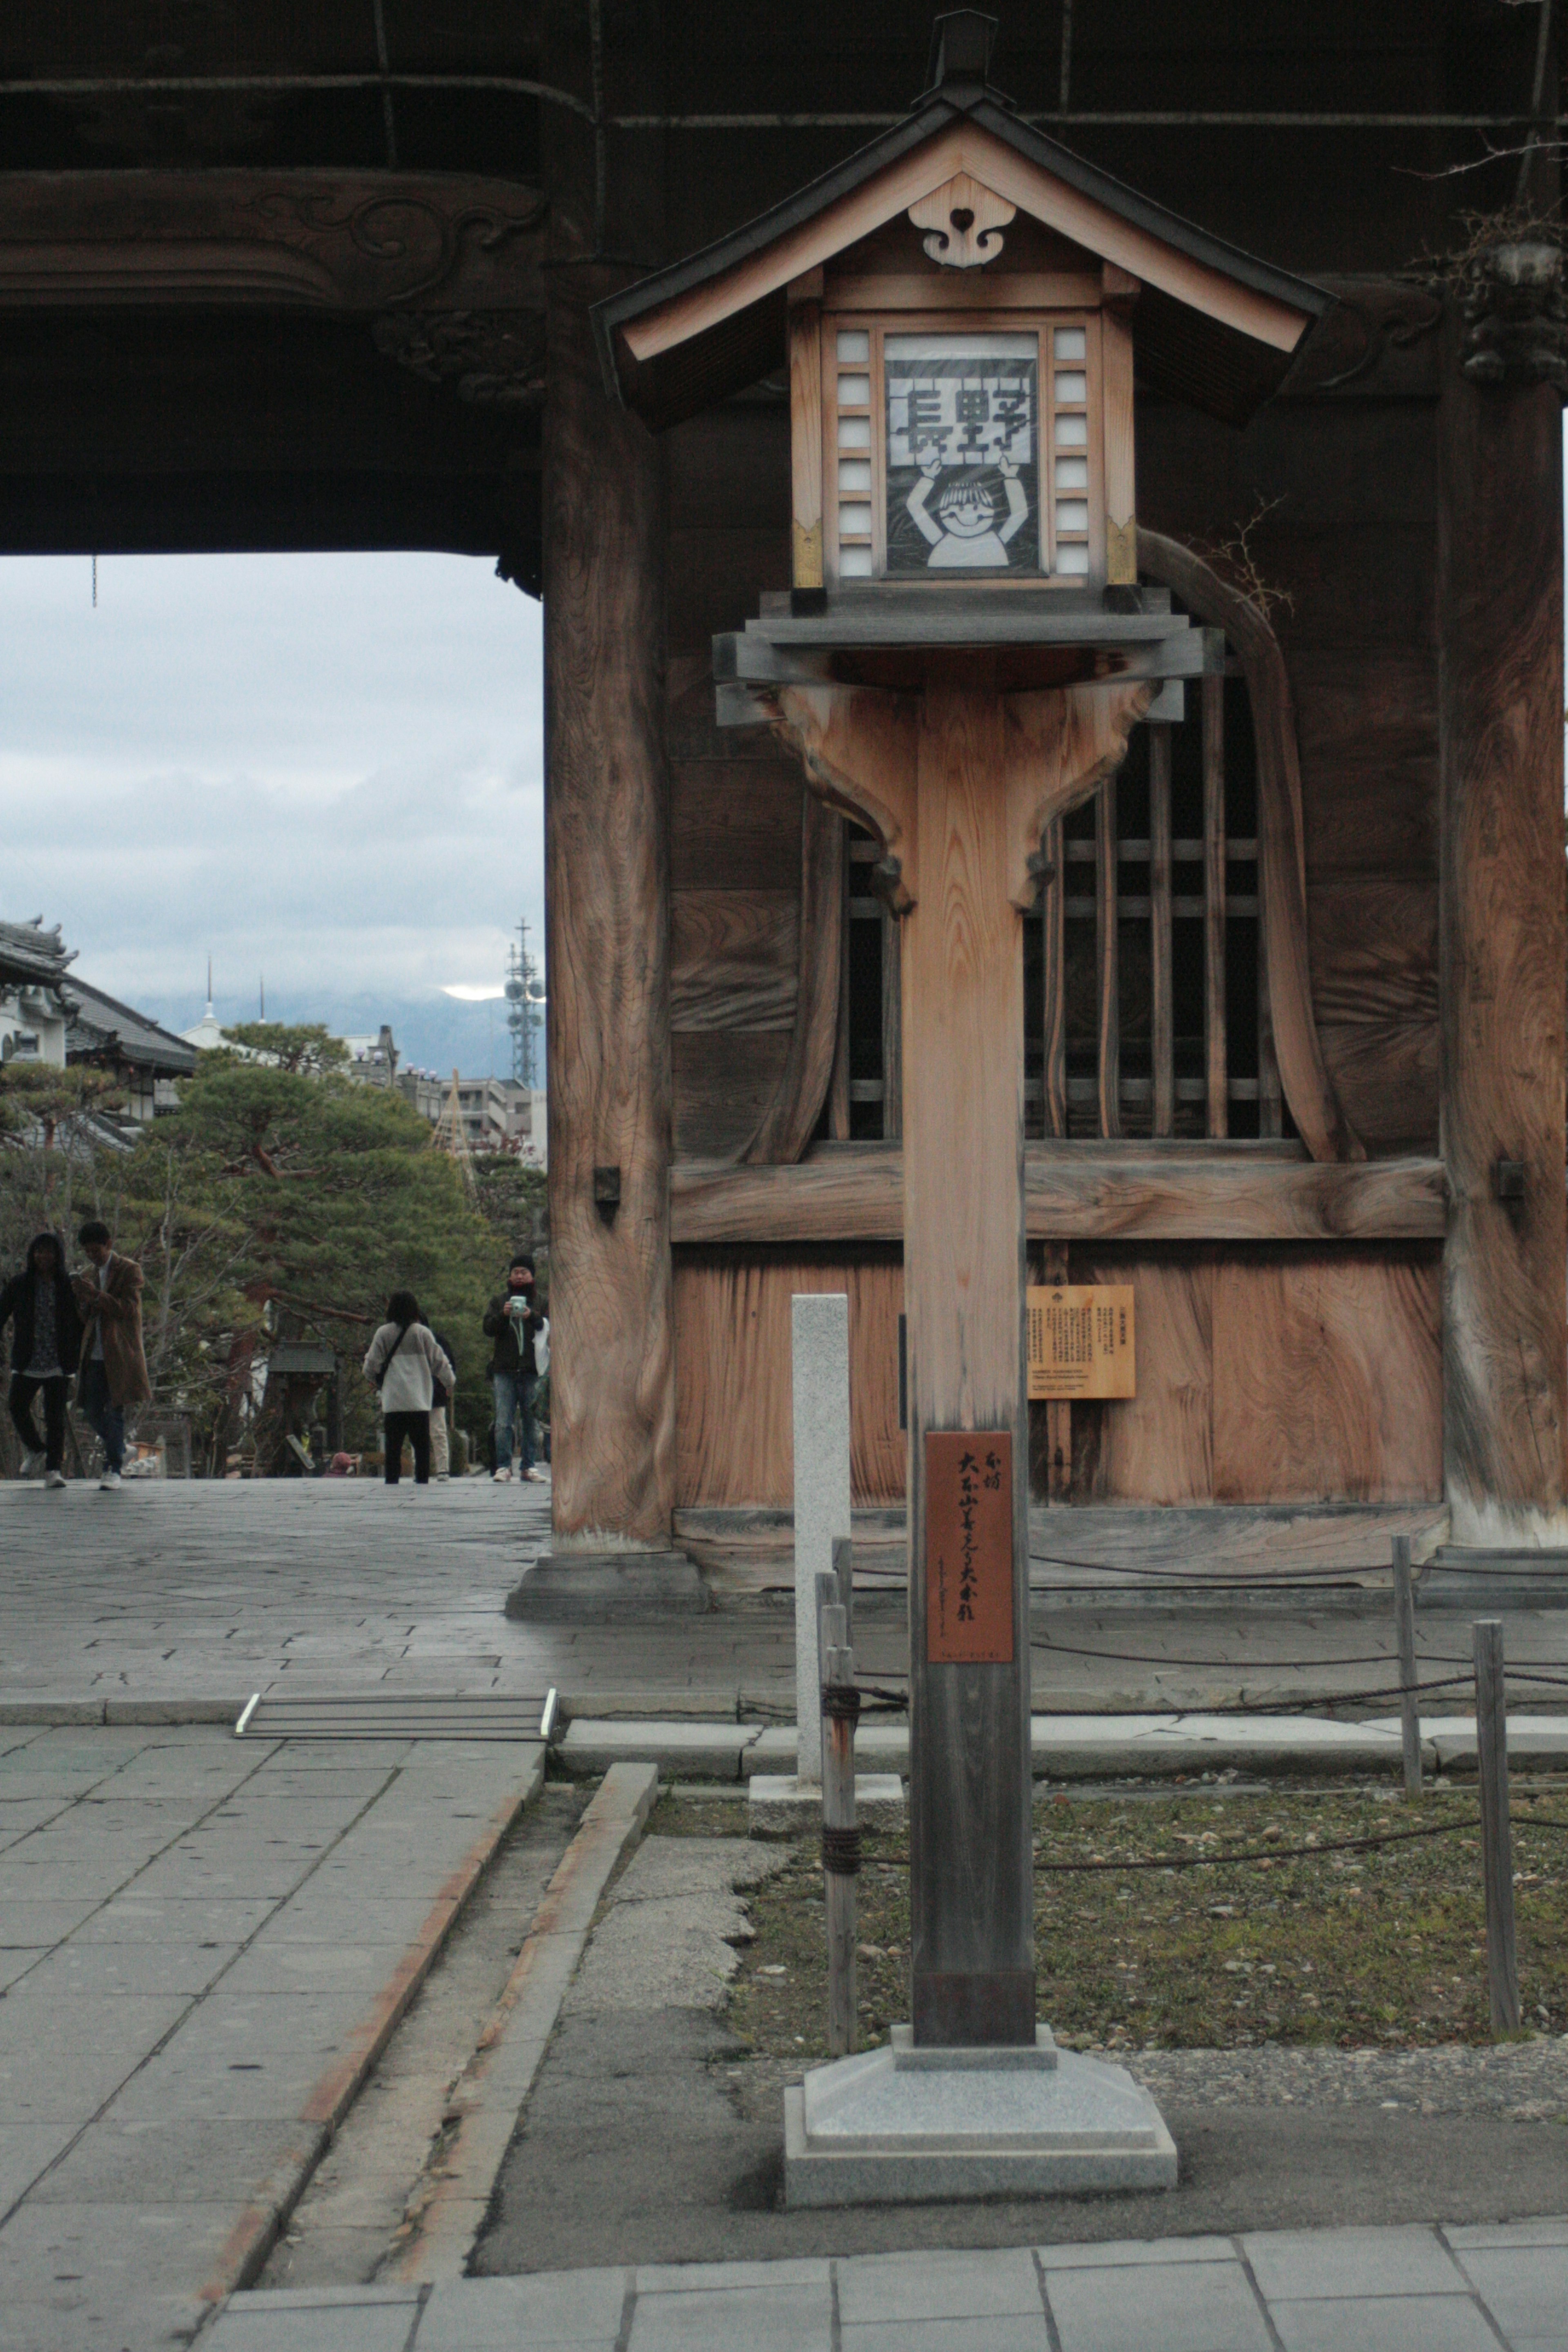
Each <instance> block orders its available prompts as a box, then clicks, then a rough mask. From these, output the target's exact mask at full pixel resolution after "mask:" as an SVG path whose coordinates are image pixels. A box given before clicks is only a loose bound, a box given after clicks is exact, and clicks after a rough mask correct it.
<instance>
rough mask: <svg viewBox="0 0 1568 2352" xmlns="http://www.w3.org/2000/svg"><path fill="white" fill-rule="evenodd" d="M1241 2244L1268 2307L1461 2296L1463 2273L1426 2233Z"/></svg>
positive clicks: (1279, 2235)
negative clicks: (1313, 2299) (1325, 2299)
mask: <svg viewBox="0 0 1568 2352" xmlns="http://www.w3.org/2000/svg"><path fill="white" fill-rule="evenodd" d="M1242 2244H1243V2246H1244V2247H1245V2249H1246V2252H1247V2260H1248V2262H1249V2263H1251V2264H1252V2270H1253V2275H1254V2277H1255V2278H1256V2279H1257V2281H1258V2285H1259V2287H1260V2288H1261V2289H1262V2291H1263V2294H1264V2295H1265V2297H1266V2298H1267V2299H1268V2302H1269V2303H1270V2304H1271V2305H1272V2304H1274V2303H1277V2302H1279V2301H1282V2300H1289V2299H1291V2298H1294V2297H1296V2296H1311V2295H1330V2294H1331V2295H1375V2294H1464V2292H1465V2280H1464V2276H1463V2273H1461V2272H1460V2271H1459V2269H1458V2266H1457V2264H1456V2263H1455V2262H1454V2259H1453V2257H1452V2256H1451V2255H1450V2254H1449V2252H1448V2251H1447V2247H1446V2246H1445V2245H1444V2244H1443V2243H1442V2242H1441V2240H1440V2239H1439V2238H1438V2237H1437V2235H1436V2231H1432V2230H1423V2229H1409V2228H1406V2229H1387V2228H1384V2229H1366V2230H1268V2231H1259V2232H1258V2234H1257V2235H1255V2236H1252V2237H1247V2238H1244V2239H1243V2240H1242Z"/></svg>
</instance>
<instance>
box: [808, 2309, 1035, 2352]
mask: <svg viewBox="0 0 1568 2352" xmlns="http://www.w3.org/2000/svg"><path fill="white" fill-rule="evenodd" d="M839 2344H840V2347H841V2352H978V2347H979V2346H980V2345H981V2344H983V2345H984V2352H1052V2346H1051V2339H1050V2336H1049V2335H1048V2334H1047V2329H1046V2315H1045V2313H1044V2311H1043V2310H1042V2309H1041V2308H1040V2305H1039V2302H1038V2298H1037V2300H1036V2307H1035V2310H1034V2312H1033V2314H1032V2315H1030V2314H1025V2313H1021V2312H1006V2313H991V2314H988V2315H986V2316H985V2317H984V2319H981V2320H973V2319H881V2320H871V2321H868V2322H867V2323H865V2324H864V2325H857V2326H846V2327H845V2328H843V2329H842V2331H841V2332H840V2336H839Z"/></svg>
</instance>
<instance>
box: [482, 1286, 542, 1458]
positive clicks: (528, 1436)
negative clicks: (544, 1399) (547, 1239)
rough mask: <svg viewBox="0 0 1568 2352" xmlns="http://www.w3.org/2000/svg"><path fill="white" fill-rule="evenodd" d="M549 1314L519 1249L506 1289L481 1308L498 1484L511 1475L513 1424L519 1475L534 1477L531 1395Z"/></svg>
mask: <svg viewBox="0 0 1568 2352" xmlns="http://www.w3.org/2000/svg"><path fill="white" fill-rule="evenodd" d="M549 1332H550V1324H549V1319H548V1318H547V1317H545V1316H544V1315H542V1314H541V1312H540V1308H539V1297H538V1285H537V1283H536V1281H535V1279H534V1272H533V1260H532V1259H531V1257H524V1256H522V1255H521V1254H520V1255H518V1256H516V1257H514V1258H513V1260H512V1262H511V1265H510V1266H509V1268H508V1269H507V1277H506V1288H505V1290H504V1291H502V1292H500V1294H499V1295H498V1296H497V1297H494V1298H492V1299H491V1300H490V1303H489V1307H488V1308H487V1309H486V1312H485V1337H486V1338H487V1339H491V1340H493V1341H494V1343H495V1344H494V1347H493V1348H492V1349H491V1351H490V1364H489V1371H490V1385H491V1387H492V1388H493V1389H494V1391H495V1400H496V1466H495V1473H494V1475H495V1477H496V1480H497V1482H498V1483H500V1482H503V1481H505V1480H506V1479H509V1478H510V1476H511V1428H512V1423H513V1422H514V1421H516V1422H517V1423H519V1424H520V1428H519V1446H518V1475H519V1476H520V1477H521V1478H531V1479H534V1480H537V1479H538V1476H539V1473H538V1471H537V1470H536V1469H535V1468H534V1466H533V1395H534V1391H535V1390H536V1389H537V1388H538V1386H539V1381H540V1376H541V1374H542V1372H543V1370H544V1364H545V1362H546V1361H548V1358H547V1357H545V1358H544V1359H543V1360H541V1359H542V1351H543V1350H544V1349H546V1348H547V1347H548V1346H549Z"/></svg>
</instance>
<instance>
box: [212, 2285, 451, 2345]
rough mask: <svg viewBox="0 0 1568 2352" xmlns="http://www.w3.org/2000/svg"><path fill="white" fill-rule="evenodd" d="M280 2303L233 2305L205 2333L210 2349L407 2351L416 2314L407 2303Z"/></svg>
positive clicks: (259, 2300) (254, 2300)
mask: <svg viewBox="0 0 1568 2352" xmlns="http://www.w3.org/2000/svg"><path fill="white" fill-rule="evenodd" d="M267 2305H272V2306H273V2307H272V2308H271V2309H268V2308H267ZM278 2306H279V2298H277V2297H275V2296H256V2297H247V2299H246V2300H245V2302H244V2303H243V2304H230V2305H229V2306H228V2308H227V2309H226V2311H224V2312H223V2313H222V2314H220V2315H219V2318H218V2321H217V2325H216V2326H215V2327H214V2328H213V2329H212V2331H211V2333H210V2334H209V2335H208V2336H207V2337H206V2338H205V2347H206V2352H404V2347H405V2344H406V2343H407V2341H408V2331H409V2327H410V2325H411V2323H412V2318H413V2313H412V2310H411V2308H410V2306H409V2305H407V2304H405V2303H345V2304H340V2305H337V2306H335V2307H333V2308H329V2309H314V2310H298V2309H296V2310H292V2311H290V2310H287V2309H283V2308H280V2307H278Z"/></svg>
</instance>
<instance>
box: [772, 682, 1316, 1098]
mask: <svg viewBox="0 0 1568 2352" xmlns="http://www.w3.org/2000/svg"><path fill="white" fill-rule="evenodd" d="M1041 850H1042V864H1043V866H1045V868H1046V869H1047V876H1048V878H1047V880H1046V881H1045V882H1044V883H1043V885H1042V887H1041V891H1040V897H1039V902H1038V906H1037V909H1036V912H1035V913H1034V915H1033V916H1032V917H1031V918H1030V919H1028V920H1027V922H1026V926H1025V950H1024V992H1025V1017H1026V1032H1025V1034H1026V1062H1025V1080H1024V1099H1025V1131H1026V1134H1027V1135H1028V1136H1030V1137H1033V1138H1036V1139H1040V1138H1047V1137H1068V1138H1071V1137H1081V1138H1086V1139H1088V1138H1095V1137H1116V1136H1148V1137H1154V1138H1158V1137H1164V1136H1170V1137H1189V1138H1194V1139H1202V1138H1205V1137H1212V1138H1221V1137H1262V1138H1273V1137H1279V1136H1281V1135H1293V1134H1294V1133H1295V1129H1294V1126H1293V1124H1292V1122H1291V1119H1290V1115H1289V1108H1288V1107H1287V1106H1286V1104H1285V1102H1284V1099H1283V1095H1282V1090H1281V1087H1280V1082H1279V1065H1278V1063H1277V1061H1276V1058H1275V1053H1274V1043H1273V1036H1272V1032H1271V1025H1270V1021H1269V1009H1268V977H1267V971H1266V968H1265V962H1264V957H1263V952H1262V916H1261V901H1260V896H1259V890H1258V759H1257V749H1256V742H1255V737H1254V731H1253V721H1252V707H1251V698H1250V693H1249V689H1248V686H1247V680H1246V678H1245V677H1243V676H1242V674H1241V669H1240V665H1239V664H1238V663H1237V662H1236V661H1235V660H1227V663H1226V675H1225V676H1224V677H1206V678H1204V679H1202V680H1200V681H1195V682H1194V683H1193V684H1191V685H1189V686H1188V687H1187V688H1186V689H1185V695H1184V716H1183V717H1182V719H1180V720H1170V719H1155V720H1152V721H1151V722H1149V723H1148V724H1146V725H1143V726H1140V727H1138V728H1137V729H1135V730H1134V731H1133V735H1132V740H1131V747H1130V749H1129V751H1128V756H1127V759H1126V761H1124V763H1123V764H1122V766H1121V769H1120V771H1119V772H1118V773H1117V774H1116V775H1115V776H1114V777H1113V778H1112V779H1111V780H1110V782H1108V783H1106V784H1103V785H1102V786H1101V787H1100V790H1099V791H1098V792H1097V793H1095V794H1094V795H1093V797H1092V798H1091V799H1089V801H1087V802H1086V803H1084V804H1083V805H1082V807H1080V808H1079V809H1076V810H1074V811H1073V812H1072V813H1071V814H1069V815H1068V816H1067V817H1065V818H1063V819H1061V820H1059V821H1058V823H1057V824H1054V825H1052V826H1050V827H1048V828H1047V835H1046V838H1045V840H1044V841H1043V842H1042V844H1041ZM847 852H848V854H847V860H846V887H845V903H844V926H845V928H844V940H845V954H844V960H843V980H842V989H841V998H840V1011H839V1023H838V1049H837V1055H836V1058H835V1063H834V1074H833V1082H832V1084H831V1086H830V1087H829V1089H828V1097H827V1101H826V1105H825V1106H824V1109H823V1114H822V1118H821V1120H820V1122H819V1126H818V1133H819V1134H821V1135H824V1136H830V1137H840V1138H855V1139H876V1138H879V1137H883V1138H893V1137H896V1136H898V1135H899V1134H900V1132H901V1126H902V1122H901V1115H900V1077H899V1043H898V1039H899V929H898V923H897V920H896V919H894V918H893V917H892V916H891V915H890V914H889V911H888V908H887V907H886V905H885V903H884V902H883V900H882V899H881V898H879V897H878V896H877V895H875V893H874V891H873V889H872V877H873V875H874V873H875V870H876V867H877V864H878V861H879V857H880V856H881V851H880V848H879V845H878V844H877V843H876V842H875V841H874V840H872V839H871V837H870V836H869V835H867V834H865V833H863V832H861V831H860V830H859V828H858V827H857V826H855V825H848V826H847ZM889 1071H891V1073H892V1077H891V1080H890V1082H889Z"/></svg>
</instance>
